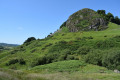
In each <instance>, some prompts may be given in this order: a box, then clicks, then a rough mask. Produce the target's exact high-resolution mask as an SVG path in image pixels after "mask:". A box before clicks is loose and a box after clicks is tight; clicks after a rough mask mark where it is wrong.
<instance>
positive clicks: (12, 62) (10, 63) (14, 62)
mask: <svg viewBox="0 0 120 80" xmlns="http://www.w3.org/2000/svg"><path fill="white" fill-rule="evenodd" d="M16 63H19V64H21V65H25V64H26V62H25V60H24V59H23V58H20V59H11V60H10V61H9V62H8V63H6V65H7V66H9V65H12V64H16Z"/></svg>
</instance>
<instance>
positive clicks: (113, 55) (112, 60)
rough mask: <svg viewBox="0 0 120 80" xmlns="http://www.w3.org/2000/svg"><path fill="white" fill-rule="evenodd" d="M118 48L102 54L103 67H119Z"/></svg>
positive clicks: (119, 52)
mask: <svg viewBox="0 0 120 80" xmlns="http://www.w3.org/2000/svg"><path fill="white" fill-rule="evenodd" d="M119 56H120V50H117V51H113V50H112V51H109V52H107V53H106V54H105V55H104V56H103V60H102V64H103V66H104V67H107V68H109V69H115V68H118V69H119V65H120V63H119V62H120V57H119Z"/></svg>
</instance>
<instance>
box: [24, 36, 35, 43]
mask: <svg viewBox="0 0 120 80" xmlns="http://www.w3.org/2000/svg"><path fill="white" fill-rule="evenodd" d="M33 40H36V39H35V38H34V37H29V38H28V39H27V40H26V41H25V42H24V43H28V42H31V41H33Z"/></svg>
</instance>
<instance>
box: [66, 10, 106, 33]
mask: <svg viewBox="0 0 120 80" xmlns="http://www.w3.org/2000/svg"><path fill="white" fill-rule="evenodd" d="M65 23H66V24H64V26H66V27H68V29H69V31H70V32H78V31H91V30H94V31H98V30H104V29H106V28H107V21H106V20H105V19H104V18H103V17H102V16H100V15H99V14H98V13H97V12H96V11H94V10H91V9H88V8H85V9H82V10H80V11H78V12H76V13H74V14H72V15H71V16H70V17H69V19H68V20H67V21H66V22H65Z"/></svg>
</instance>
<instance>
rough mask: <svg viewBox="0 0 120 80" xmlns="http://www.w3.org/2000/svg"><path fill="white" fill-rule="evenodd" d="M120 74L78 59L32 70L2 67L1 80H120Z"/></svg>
mask: <svg viewBox="0 0 120 80" xmlns="http://www.w3.org/2000/svg"><path fill="white" fill-rule="evenodd" d="M119 78H120V74H117V73H114V72H113V71H111V70H108V69H106V68H104V67H99V66H96V65H90V64H85V63H84V62H80V61H78V60H70V61H61V62H55V63H51V64H46V65H41V66H36V67H34V68H32V69H30V70H10V69H9V70H8V69H0V80H119Z"/></svg>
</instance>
